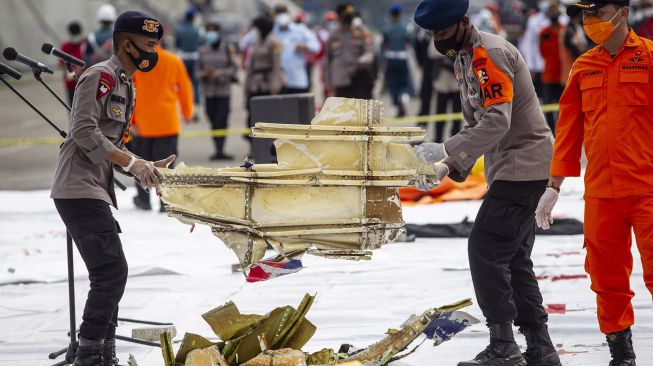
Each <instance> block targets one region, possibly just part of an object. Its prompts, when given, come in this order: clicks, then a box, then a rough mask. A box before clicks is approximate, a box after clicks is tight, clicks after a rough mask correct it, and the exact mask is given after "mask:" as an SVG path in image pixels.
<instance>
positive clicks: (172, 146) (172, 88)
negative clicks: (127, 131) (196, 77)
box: [132, 46, 193, 210]
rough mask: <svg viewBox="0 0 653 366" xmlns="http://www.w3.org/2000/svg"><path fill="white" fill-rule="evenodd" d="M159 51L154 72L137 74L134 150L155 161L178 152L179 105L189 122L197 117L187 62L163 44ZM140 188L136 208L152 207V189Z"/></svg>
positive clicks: (135, 200)
mask: <svg viewBox="0 0 653 366" xmlns="http://www.w3.org/2000/svg"><path fill="white" fill-rule="evenodd" d="M157 53H158V55H159V59H158V63H157V65H156V68H155V69H154V70H152V72H150V73H138V74H137V75H134V85H135V87H136V100H137V101H138V102H137V103H136V106H135V108H134V117H133V119H132V124H133V127H134V128H133V129H132V132H133V133H134V140H133V141H132V150H133V151H134V153H135V154H137V155H139V156H141V157H142V158H143V159H148V160H152V159H154V160H155V161H156V160H160V158H156V159H155V158H154V157H157V156H162V157H166V156H169V155H172V154H175V155H177V139H178V136H179V132H180V131H181V123H180V120H179V114H180V113H179V109H180V108H179V107H180V106H181V114H182V115H183V117H184V121H185V122H186V123H187V124H188V123H190V122H191V121H192V118H193V87H192V83H191V81H190V78H189V77H188V73H187V72H186V68H185V67H184V63H183V62H182V61H181V59H180V58H179V57H177V55H175V54H174V53H172V52H170V51H166V50H164V49H162V48H161V47H159V46H158V47H157ZM148 157H149V158H148ZM136 189H137V190H138V195H137V196H136V197H134V204H135V205H136V207H138V208H140V209H143V210H151V209H152V206H151V204H150V194H149V192H147V191H146V190H144V189H143V188H141V187H140V186H139V185H138V184H137V185H136ZM161 210H163V205H161Z"/></svg>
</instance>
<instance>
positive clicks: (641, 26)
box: [632, 0, 653, 39]
mask: <svg viewBox="0 0 653 366" xmlns="http://www.w3.org/2000/svg"><path fill="white" fill-rule="evenodd" d="M632 22H633V28H634V29H635V32H637V34H638V35H639V36H641V37H644V38H648V39H653V0H641V1H640V3H639V7H638V9H637V11H636V12H635V14H634V16H633V19H632Z"/></svg>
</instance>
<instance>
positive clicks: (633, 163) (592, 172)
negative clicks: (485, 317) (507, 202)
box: [536, 0, 653, 366]
mask: <svg viewBox="0 0 653 366" xmlns="http://www.w3.org/2000/svg"><path fill="white" fill-rule="evenodd" d="M628 5H629V1H628V0H594V1H581V2H580V3H578V4H574V5H572V6H570V7H569V8H568V9H567V12H568V14H569V15H570V16H573V15H574V14H575V13H578V12H579V11H582V12H583V26H584V28H585V31H586V33H587V35H588V36H589V37H590V38H591V39H592V40H593V41H594V42H595V43H597V44H598V46H596V47H595V48H593V49H592V50H590V51H588V52H587V53H585V54H583V55H582V56H581V57H579V58H578V60H577V61H576V63H575V64H574V66H573V68H572V71H571V74H570V75H569V80H568V82H567V87H566V88H565V91H564V92H563V94H562V98H561V99H560V119H559V121H558V127H557V138H556V141H555V151H554V155H553V161H552V162H551V178H550V180H549V187H548V188H547V190H546V191H545V193H544V194H543V195H542V197H541V199H540V202H539V204H538V208H537V210H536V219H537V223H538V226H540V227H543V228H545V229H546V228H548V227H549V224H550V223H552V220H551V211H552V209H553V206H554V205H555V203H556V201H557V198H558V192H559V187H560V185H561V184H562V181H563V180H564V177H569V176H579V175H580V172H581V164H580V159H581V149H582V147H583V144H584V145H585V152H586V155H587V161H588V164H587V168H586V170H585V247H586V249H587V257H586V260H585V269H586V271H587V272H588V273H589V275H590V278H591V280H592V286H591V288H592V290H593V291H594V292H595V293H596V297H597V305H598V321H599V327H600V329H601V332H603V333H605V334H606V335H607V340H608V346H609V347H610V353H611V354H612V359H613V361H612V362H611V363H610V365H611V366H630V365H635V353H634V350H633V345H632V339H631V338H632V335H631V331H630V327H631V326H632V325H633V324H634V314H633V306H632V304H631V299H632V297H633V295H634V293H633V292H632V290H631V289H630V274H631V273H632V267H633V257H632V253H631V231H632V230H633V229H634V232H635V238H636V240H637V245H638V248H639V251H640V253H641V257H642V264H643V267H644V282H645V283H646V286H647V288H648V289H649V291H650V292H651V293H653V144H651V140H652V139H653V109H652V108H651V104H652V103H651V102H652V99H653V97H652V95H653V81H652V80H651V75H652V74H653V58H652V56H651V53H652V51H653V42H652V41H649V40H647V39H644V38H641V37H639V36H638V35H637V34H636V33H635V32H634V31H632V30H631V31H629V30H628V25H627V23H628V15H629V8H628Z"/></svg>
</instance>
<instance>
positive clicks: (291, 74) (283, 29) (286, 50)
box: [274, 5, 320, 94]
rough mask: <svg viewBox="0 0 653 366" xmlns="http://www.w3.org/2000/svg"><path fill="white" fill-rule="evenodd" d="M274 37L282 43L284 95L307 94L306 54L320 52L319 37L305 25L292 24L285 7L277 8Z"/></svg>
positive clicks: (282, 90) (282, 91)
mask: <svg viewBox="0 0 653 366" xmlns="http://www.w3.org/2000/svg"><path fill="white" fill-rule="evenodd" d="M275 14H276V15H275V26H274V35H275V36H276V38H277V40H278V41H279V42H280V43H281V69H282V70H283V76H284V78H283V80H284V82H283V88H282V89H281V93H282V94H295V93H307V92H308V90H309V80H308V73H307V72H306V53H307V52H309V53H316V52H318V51H320V42H319V41H318V39H317V36H316V35H315V34H313V32H312V31H311V30H310V29H308V27H306V26H305V25H304V24H301V23H299V24H297V23H293V22H292V17H291V16H290V13H288V8H286V7H285V6H283V5H281V6H276V7H275Z"/></svg>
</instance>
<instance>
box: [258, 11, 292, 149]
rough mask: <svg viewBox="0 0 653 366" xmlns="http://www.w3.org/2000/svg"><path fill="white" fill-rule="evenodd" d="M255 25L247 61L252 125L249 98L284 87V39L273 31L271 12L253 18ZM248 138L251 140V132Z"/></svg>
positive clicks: (276, 92) (274, 92)
mask: <svg viewBox="0 0 653 366" xmlns="http://www.w3.org/2000/svg"><path fill="white" fill-rule="evenodd" d="M253 25H254V30H255V32H256V33H255V37H256V38H255V39H254V41H253V42H252V44H251V46H250V47H249V50H248V57H247V63H246V65H245V71H246V76H245V96H246V103H247V111H248V113H247V125H248V126H249V127H250V128H252V127H253V126H254V121H252V117H251V109H250V108H251V106H250V100H251V99H252V98H253V97H257V96H263V95H276V94H279V92H280V91H281V88H282V87H283V74H282V71H281V43H279V41H278V40H277V38H276V37H275V36H274V34H273V32H272V31H273V29H274V21H273V20H272V19H270V18H269V17H268V16H260V17H258V18H256V19H254V22H253ZM302 69H303V68H302ZM246 138H247V139H248V140H249V141H251V138H250V137H249V136H247V137H246Z"/></svg>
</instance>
